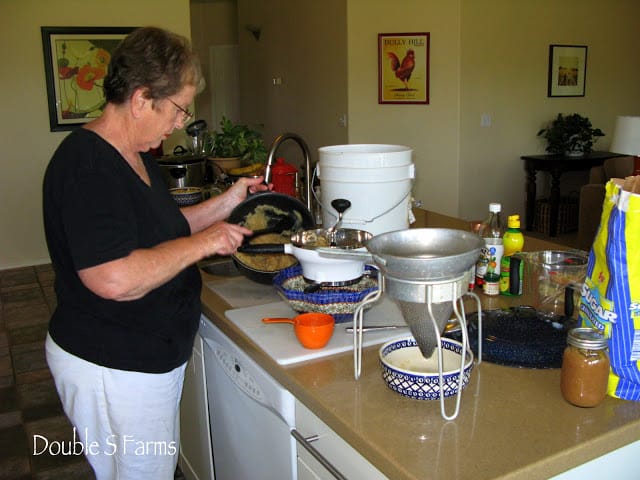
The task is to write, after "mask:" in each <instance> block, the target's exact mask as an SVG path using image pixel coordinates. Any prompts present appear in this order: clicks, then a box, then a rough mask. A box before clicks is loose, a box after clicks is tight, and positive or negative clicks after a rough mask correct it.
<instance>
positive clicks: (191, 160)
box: [158, 154, 207, 189]
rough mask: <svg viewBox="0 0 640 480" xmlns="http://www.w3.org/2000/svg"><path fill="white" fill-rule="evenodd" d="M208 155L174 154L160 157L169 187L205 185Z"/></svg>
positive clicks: (163, 174) (162, 170)
mask: <svg viewBox="0 0 640 480" xmlns="http://www.w3.org/2000/svg"><path fill="white" fill-rule="evenodd" d="M206 160H207V157H204V156H199V155H188V154H183V155H179V154H178V155H173V156H167V157H162V158H159V159H158V165H159V166H160V171H161V172H162V176H163V178H164V180H165V182H166V183H167V187H168V188H170V189H171V188H186V187H203V186H204V184H205V171H206Z"/></svg>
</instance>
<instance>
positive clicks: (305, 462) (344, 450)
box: [296, 401, 387, 480]
mask: <svg viewBox="0 0 640 480" xmlns="http://www.w3.org/2000/svg"><path fill="white" fill-rule="evenodd" d="M296 426H297V428H296V431H297V432H298V433H299V434H300V435H301V436H302V437H304V438H306V439H307V442H308V445H310V446H311V448H313V449H315V451H316V452H318V453H319V454H320V455H321V456H322V457H323V458H324V459H325V460H326V461H327V462H329V464H331V465H332V466H333V468H335V469H336V470H337V471H338V472H339V473H340V474H341V475H342V476H343V477H344V478H348V479H362V478H366V479H367V480H376V479H386V478H387V477H385V476H384V475H383V474H382V473H381V472H380V471H379V470H378V469H376V468H375V467H374V466H373V465H372V464H371V463H369V461H368V460H367V459H365V458H364V457H363V456H362V455H360V454H359V453H358V452H357V451H356V450H354V449H353V447H351V445H349V444H348V443H347V442H345V441H344V440H343V439H342V438H340V436H339V435H338V434H337V433H335V432H334V431H333V430H331V429H330V428H329V427H328V426H327V425H326V424H325V423H324V422H323V421H322V420H320V419H319V418H318V417H316V416H315V415H314V414H313V413H312V412H311V411H310V410H309V409H308V408H307V407H305V406H304V405H303V404H302V403H300V402H298V401H296ZM297 456H298V458H297V462H298V480H319V479H321V480H325V479H326V480H333V479H335V478H336V477H335V475H333V474H332V473H331V472H330V471H329V470H328V469H327V468H326V467H325V466H324V465H322V463H321V462H320V461H319V460H317V459H316V458H315V457H314V456H313V455H312V454H311V453H310V452H309V451H307V449H306V448H304V446H303V445H301V444H300V441H299V442H298V447H297Z"/></svg>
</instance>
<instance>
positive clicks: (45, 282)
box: [0, 265, 184, 480]
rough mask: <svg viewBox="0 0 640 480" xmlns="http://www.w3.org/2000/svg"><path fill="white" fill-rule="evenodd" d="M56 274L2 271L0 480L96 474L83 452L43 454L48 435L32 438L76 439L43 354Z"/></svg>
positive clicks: (71, 479) (64, 479) (47, 269)
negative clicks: (78, 453) (75, 453)
mask: <svg viewBox="0 0 640 480" xmlns="http://www.w3.org/2000/svg"><path fill="white" fill-rule="evenodd" d="M53 279H54V273H53V270H52V268H51V266H50V265H40V266H35V267H25V268H18V269H13V270H4V271H0V480H9V479H11V480H13V479H16V480H27V479H29V480H32V479H33V480H36V479H37V480H75V479H77V480H91V479H94V478H95V476H94V474H93V471H92V470H91V467H90V466H89V464H88V463H87V461H86V459H85V458H84V456H83V455H81V454H80V455H72V454H68V452H67V454H60V453H58V452H55V451H45V452H44V453H41V452H42V450H44V449H45V448H44V440H41V439H40V437H34V436H35V435H41V436H42V437H44V438H46V439H47V440H48V441H49V445H70V444H69V443H68V442H69V441H71V440H72V439H73V429H72V426H71V424H70V423H69V420H68V419H67V417H66V416H65V414H64V412H63V411H62V405H61V404H60V400H59V399H58V394H57V393H56V390H55V386H54V383H53V379H52V378H51V374H50V373H49V369H48V368H47V364H46V360H45V353H44V340H45V338H46V334H47V326H48V322H49V317H50V315H51V312H52V311H53V309H54V308H55V302H56V300H55V295H54V291H53ZM34 438H35V440H34ZM34 442H36V445H35V450H37V451H36V452H35V453H38V454H37V455H34ZM56 453H57V454H56ZM178 478H184V477H182V475H181V474H180V473H179V472H177V474H176V479H178Z"/></svg>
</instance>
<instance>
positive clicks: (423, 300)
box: [353, 271, 482, 420]
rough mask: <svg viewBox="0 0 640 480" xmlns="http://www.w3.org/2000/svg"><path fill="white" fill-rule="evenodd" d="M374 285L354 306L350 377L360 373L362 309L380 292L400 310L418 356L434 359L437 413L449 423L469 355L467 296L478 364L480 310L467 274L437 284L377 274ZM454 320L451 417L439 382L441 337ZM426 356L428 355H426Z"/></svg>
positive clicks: (479, 360)
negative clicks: (457, 335) (473, 310)
mask: <svg viewBox="0 0 640 480" xmlns="http://www.w3.org/2000/svg"><path fill="white" fill-rule="evenodd" d="M378 285H379V286H380V287H379V288H378V289H377V290H375V291H374V292H371V293H370V294H369V295H367V297H365V298H364V299H363V300H362V302H360V303H359V304H358V306H357V307H356V309H355V312H354V315H353V346H354V349H353V355H354V376H355V378H356V380H357V379H359V378H360V373H361V370H362V334H363V318H364V310H365V307H366V306H367V305H369V304H371V303H374V302H376V301H377V300H378V299H379V298H380V296H381V295H382V293H383V292H385V293H386V294H387V295H389V297H391V298H392V299H393V300H394V301H395V302H396V303H397V304H398V306H399V307H400V309H401V310H402V313H403V315H404V316H405V321H407V324H408V325H409V328H410V329H411V332H412V334H413V335H414V337H415V338H416V343H418V345H419V347H420V350H421V352H423V355H424V352H425V351H426V352H427V353H433V351H434V350H435V351H437V355H438V381H439V387H440V412H441V414H442V417H443V418H444V419H445V420H453V419H455V418H456V417H457V416H458V412H459V410H460V400H461V396H462V385H463V379H464V363H465V358H466V353H467V352H468V353H470V354H471V355H473V354H472V353H471V351H470V349H469V334H468V330H467V322H466V316H465V310H464V302H463V301H462V297H463V296H465V295H469V296H471V297H473V298H475V300H476V304H477V312H478V361H477V364H480V363H481V362H482V342H481V338H482V307H481V303H480V298H479V297H478V296H477V295H476V294H475V293H473V292H469V291H468V285H469V272H468V271H467V272H465V273H464V274H463V275H460V276H458V277H455V278H450V279H446V280H439V281H425V280H403V279H398V278H394V277H390V276H386V275H383V274H381V273H380V272H378ZM451 314H453V315H454V316H455V318H456V319H457V321H458V324H459V325H460V329H461V333H462V355H461V356H460V370H459V373H458V391H457V395H456V405H455V410H454V412H453V414H451V415H448V414H447V413H446V409H445V404H444V394H443V393H444V380H443V371H442V365H443V359H442V343H441V333H442V332H443V331H444V327H445V325H446V323H447V322H448V320H449V318H451ZM429 356H430V355H429Z"/></svg>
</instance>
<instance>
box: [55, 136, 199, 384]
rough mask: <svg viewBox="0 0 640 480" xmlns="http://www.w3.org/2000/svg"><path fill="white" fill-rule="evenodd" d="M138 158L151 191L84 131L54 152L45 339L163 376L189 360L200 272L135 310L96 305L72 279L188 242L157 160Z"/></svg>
mask: <svg viewBox="0 0 640 480" xmlns="http://www.w3.org/2000/svg"><path fill="white" fill-rule="evenodd" d="M142 158H143V161H144V163H145V166H146V168H147V171H148V173H149V177H150V179H151V186H148V185H147V184H146V183H144V182H143V181H142V180H141V179H140V177H138V175H137V174H136V173H135V172H134V170H133V169H132V168H131V167H130V166H129V164H128V163H127V162H126V160H125V159H124V158H123V157H122V156H121V155H120V153H119V152H118V151H117V150H116V149H115V148H114V147H113V146H112V145H111V144H109V143H108V142H106V141H105V140H104V139H102V137H100V136H99V135H97V134H96V133H94V132H92V131H90V130H87V129H84V128H78V129H77V130H74V131H73V132H72V133H71V134H69V135H68V136H67V137H66V138H65V139H64V140H63V141H62V143H61V144H60V146H59V147H58V149H57V150H56V152H55V153H54V155H53V157H52V159H51V162H50V163H49V165H48V167H47V170H46V173H45V177H44V185H43V212H44V226H45V234H46V239H47V246H48V248H49V253H50V256H51V261H52V263H53V267H54V270H55V274H56V278H55V290H56V296H57V307H56V310H55V312H54V313H53V316H52V318H51V322H50V325H49V333H50V335H51V337H52V338H53V340H54V341H55V342H56V343H57V344H58V345H60V346H61V347H62V348H63V349H64V350H66V351H68V352H69V353H72V354H74V355H76V356H78V357H81V358H83V359H85V360H87V361H90V362H93V363H96V364H98V365H102V366H106V367H109V368H116V369H120V370H130V371H140V372H147V373H164V372H168V371H170V370H172V369H174V368H176V367H177V366H180V365H182V364H183V363H184V362H186V361H187V360H188V359H189V356H190V354H191V349H192V346H193V339H194V337H195V334H196V332H197V329H198V321H199V318H200V288H201V280H200V274H199V272H198V268H197V267H196V266H195V265H194V266H191V267H189V268H187V269H185V270H183V271H181V272H180V273H178V274H177V275H176V276H175V277H173V278H172V279H171V280H169V281H168V282H166V283H165V284H164V285H161V286H159V287H158V288H156V289H155V290H152V291H151V292H149V293H148V294H146V295H145V296H144V297H142V298H140V299H138V300H131V301H114V300H107V299H104V298H102V297H99V296H98V295H96V294H94V293H93V292H91V291H90V290H89V289H87V288H86V287H85V286H84V285H83V283H82V282H81V281H80V278H79V277H78V274H77V271H78V270H82V269H84V268H88V267H92V266H96V265H100V264H103V263H106V262H109V261H112V260H116V259H119V258H123V257H126V256H127V255H129V254H130V253H131V252H132V251H133V250H136V249H144V248H152V247H154V246H156V245H158V244H160V243H162V242H165V241H168V240H173V239H177V238H180V237H184V236H188V235H190V229H189V225H188V223H187V220H186V219H185V217H184V216H183V215H182V213H181V212H180V210H179V208H178V206H177V204H176V203H175V202H174V200H173V199H172V198H171V195H170V194H169V192H168V189H167V185H166V183H165V181H164V179H163V177H162V174H161V172H160V169H159V167H158V165H157V163H156V160H155V159H154V158H153V157H152V156H151V155H149V154H142Z"/></svg>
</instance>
